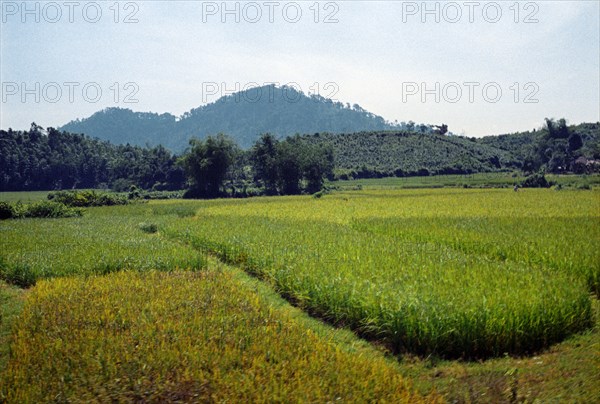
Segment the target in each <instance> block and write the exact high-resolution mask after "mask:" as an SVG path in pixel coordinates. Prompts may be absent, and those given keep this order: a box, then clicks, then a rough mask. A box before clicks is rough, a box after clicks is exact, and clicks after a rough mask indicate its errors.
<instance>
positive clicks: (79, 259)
mask: <svg viewBox="0 0 600 404" xmlns="http://www.w3.org/2000/svg"><path fill="white" fill-rule="evenodd" d="M159 206H160V205H159ZM157 209H158V210H157ZM181 209H183V208H181V207H180V208H178V209H177V210H176V212H172V211H171V210H169V209H162V210H160V208H154V207H150V206H147V205H132V206H118V207H117V206H114V207H103V208H89V209H88V210H87V212H86V215H85V216H84V217H79V218H68V219H53V220H42V219H23V220H19V221H2V222H0V233H1V234H2V238H1V239H0V278H1V279H3V280H5V281H6V282H8V283H12V284H16V285H19V286H23V287H28V286H31V285H34V284H35V282H36V281H37V280H38V279H44V278H50V277H58V276H71V275H91V274H107V273H110V272H114V271H117V270H122V269H135V270H139V271H144V270H150V269H161V270H174V269H177V268H186V269H188V268H189V269H201V268H203V267H204V266H205V256H204V254H202V253H199V252H198V251H194V250H193V249H191V248H186V247H185V246H182V245H180V244H178V243H173V242H171V241H169V240H165V239H164V238H162V237H160V235H159V234H157V233H156V232H147V231H145V230H142V228H141V227H140V225H143V222H144V221H145V220H146V219H151V220H152V223H151V227H154V226H156V227H158V226H159V225H160V224H161V223H164V222H165V221H167V220H175V218H177V217H179V216H178V214H179V213H180V211H181ZM142 227H144V226H142Z"/></svg>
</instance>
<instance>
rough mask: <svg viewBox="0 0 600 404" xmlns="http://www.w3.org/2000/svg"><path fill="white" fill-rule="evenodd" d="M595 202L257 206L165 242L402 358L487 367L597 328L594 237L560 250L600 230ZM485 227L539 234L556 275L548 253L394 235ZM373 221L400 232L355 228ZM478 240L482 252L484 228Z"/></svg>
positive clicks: (345, 200) (406, 197)
mask: <svg viewBox="0 0 600 404" xmlns="http://www.w3.org/2000/svg"><path fill="white" fill-rule="evenodd" d="M597 200H598V199H597V193H584V194H581V193H578V192H574V191H568V192H567V191H565V192H563V193H558V192H554V191H551V190H531V191H529V190H528V191H527V192H523V193H521V194H515V193H513V192H512V191H509V190H491V191H490V190H487V191H486V190H480V191H477V190H427V191H420V190H412V191H403V192H402V193H401V194H398V193H397V192H396V191H390V192H376V191H373V192H367V191H365V192H363V193H348V194H337V195H332V196H328V197H325V198H321V199H319V200H316V199H314V198H305V197H300V198H271V199H269V198H263V199H260V200H255V201H246V202H243V203H234V204H232V203H221V204H219V205H215V206H214V207H207V208H205V209H203V210H202V211H200V212H199V214H198V216H197V217H196V218H191V219H188V220H187V224H186V225H185V226H182V225H181V224H180V223H178V224H176V225H174V226H171V227H169V228H167V229H165V234H167V235H169V236H171V237H179V238H180V239H181V240H185V241H186V242H187V243H189V244H190V245H192V246H195V247H196V248H198V249H200V250H204V251H210V252H213V253H215V254H217V255H218V256H219V257H220V258H222V259H223V260H225V261H227V262H230V263H236V264H241V265H242V266H243V267H244V268H246V269H247V270H249V271H251V272H253V273H256V274H258V275H259V276H260V277H261V278H263V279H265V280H267V281H269V282H270V283H272V284H273V285H274V286H275V287H276V288H277V289H278V290H279V291H280V293H282V294H283V295H285V296H288V297H289V298H290V299H291V300H293V301H294V302H295V303H296V304H298V305H299V306H300V307H303V308H305V309H307V310H309V311H310V312H312V313H315V314H317V315H319V316H322V317H324V318H326V319H328V320H329V321H332V322H333V323H336V324H344V325H347V326H350V327H351V328H353V329H355V330H357V331H358V332H359V333H361V334H362V335H365V336H368V337H369V338H374V339H378V340H382V341H385V342H386V343H388V344H390V346H391V347H392V348H393V349H395V350H397V351H400V352H413V353H417V354H422V355H428V354H432V353H433V354H436V355H442V356H448V357H463V358H469V357H489V356H501V355H503V354H504V353H505V352H508V353H531V352H534V351H536V350H538V349H540V348H543V347H547V346H549V345H551V344H552V343H555V342H558V341H561V340H563V339H564V338H565V337H566V336H568V335H570V334H573V333H576V332H579V331H582V330H585V329H586V328H589V327H590V326H591V324H592V314H591V299H590V297H589V289H588V287H589V284H588V283H589V280H590V277H591V278H592V279H598V277H597V271H598V270H599V268H598V265H597V262H598V261H597V257H598V255H597V253H595V252H594V251H595V249H593V245H596V244H598V241H599V240H598V235H599V234H598V232H592V233H583V232H582V233H576V234H575V235H574V236H573V237H571V238H570V240H571V241H573V242H576V243H577V244H575V245H565V244H563V242H564V237H563V233H564V232H565V226H573V227H576V225H578V224H580V223H581V222H582V220H583V219H585V220H591V223H592V224H591V226H593V225H594V223H598V211H597V210H596V209H595V208H596V207H597V206H598V204H597ZM534 212H535V213H536V214H537V215H539V216H540V221H539V222H540V223H541V225H540V226H538V227H537V228H536V229H535V231H533V232H527V231H524V230H523V228H522V227H521V224H522V222H521V220H520V218H522V217H528V216H530V215H532V214H533V213H534ZM480 216H484V217H486V218H488V219H489V221H491V223H492V224H494V223H496V222H498V223H500V224H503V223H504V220H505V219H510V220H509V221H508V222H507V223H508V224H504V225H505V227H506V226H507V227H508V228H507V229H506V232H508V233H510V234H511V238H513V239H517V240H521V241H522V242H524V243H527V242H528V240H529V239H535V237H536V236H537V235H538V234H544V235H545V236H544V238H543V240H544V241H545V242H547V243H548V244H549V246H548V250H549V251H551V252H552V253H553V254H556V255H557V257H556V259H555V260H554V261H549V262H552V263H555V264H556V265H555V266H552V265H547V261H545V260H544V259H543V257H544V256H545V254H546V253H547V251H545V250H543V249H542V250H540V251H539V252H536V250H535V249H531V251H533V252H534V253H535V254H537V255H535V254H533V255H532V256H531V257H528V259H529V260H521V259H512V257H511V256H510V254H509V257H508V259H502V260H499V259H490V257H489V255H487V254H485V253H484V252H485V251H484V250H485V248H481V249H479V250H478V249H469V248H465V249H462V250H461V249H460V248H455V246H454V245H452V244H450V243H444V240H440V241H439V242H438V241H437V240H436V234H435V233H432V234H431V237H429V238H419V237H418V236H419V234H418V233H415V232H413V231H412V229H411V228H403V227H398V226H397V225H396V224H397V223H398V221H399V220H400V219H402V220H404V219H411V218H415V220H417V221H418V220H419V219H418V218H420V220H421V221H422V222H425V221H426V222H431V221H433V222H435V220H438V219H440V220H445V219H446V218H460V220H459V221H458V222H459V223H461V222H462V220H467V221H468V220H472V219H473V218H478V217H480ZM372 218H377V219H376V220H381V221H383V222H384V223H385V222H386V221H390V223H391V225H389V226H388V227H389V228H390V229H392V230H394V231H392V230H389V231H388V230H383V231H378V232H369V231H367V232H365V231H362V229H360V230H357V229H356V227H357V226H358V225H360V224H361V223H363V221H365V220H367V221H368V220H375V219H372ZM555 218H556V219H560V218H564V221H559V222H558V225H557V224H556V222H555V221H554V219H555ZM423 219H425V220H423ZM579 219H581V220H579ZM423 227H426V225H425V224H423ZM386 229H387V228H386ZM395 230H397V232H395ZM476 230H477V231H478V232H479V233H480V234H479V235H476V236H474V237H475V238H477V237H480V239H481V240H482V242H484V241H485V233H486V232H488V228H487V227H486V226H480V227H479V228H477V229H476ZM449 231H450V232H452V229H450V230H449ZM398 234H401V235H402V237H404V238H405V239H406V240H404V239H401V238H400V239H399V236H398ZM502 236H504V235H502ZM459 238H460V237H459ZM553 238H556V240H555V241H552V242H551V241H549V240H552V239H553ZM471 241H472V240H471ZM466 242H467V243H468V242H469V240H466ZM484 247H485V244H484ZM571 251H574V252H575V253H574V254H572V253H571ZM579 252H582V254H579ZM515 254H516V255H517V256H518V254H517V253H515ZM519 257H520V256H519ZM519 257H518V258H519ZM567 264H568V265H567ZM582 268H583V269H582Z"/></svg>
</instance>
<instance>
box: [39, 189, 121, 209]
mask: <svg viewBox="0 0 600 404" xmlns="http://www.w3.org/2000/svg"><path fill="white" fill-rule="evenodd" d="M48 199H49V200H51V201H54V202H59V203H63V204H65V205H66V206H70V207H80V208H83V207H90V206H113V205H126V204H127V203H128V201H127V199H125V198H124V197H123V196H120V195H117V194H108V193H98V192H96V191H56V192H50V193H49V194H48Z"/></svg>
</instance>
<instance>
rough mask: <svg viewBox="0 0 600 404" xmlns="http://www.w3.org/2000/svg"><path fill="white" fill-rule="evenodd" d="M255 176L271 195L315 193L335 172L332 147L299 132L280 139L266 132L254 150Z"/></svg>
mask: <svg viewBox="0 0 600 404" xmlns="http://www.w3.org/2000/svg"><path fill="white" fill-rule="evenodd" d="M251 161H252V163H253V166H254V170H255V173H256V176H255V179H256V180H258V181H262V183H263V184H264V185H265V192H266V193H267V194H269V195H274V194H277V193H279V194H282V195H296V194H299V193H301V192H302V190H303V186H302V182H303V181H304V182H305V183H306V186H305V187H304V188H305V190H306V192H308V193H315V192H318V191H320V190H321V189H322V188H323V183H324V180H325V178H327V177H331V176H332V173H333V166H334V158H333V149H332V147H331V146H330V145H328V144H313V143H311V142H307V141H306V140H305V139H304V138H302V137H300V136H298V135H297V136H293V137H288V138H286V139H285V140H283V141H281V142H280V141H278V140H277V139H275V137H274V136H273V135H271V134H268V133H267V134H264V135H262V136H261V138H260V139H259V140H258V141H257V142H256V144H255V145H254V147H253V148H252V151H251Z"/></svg>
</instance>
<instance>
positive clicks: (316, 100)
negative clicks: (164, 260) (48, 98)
mask: <svg viewBox="0 0 600 404" xmlns="http://www.w3.org/2000/svg"><path fill="white" fill-rule="evenodd" d="M395 127H397V125H394V124H391V123H389V122H386V121H385V120H384V119H383V118H382V117H380V116H377V115H375V114H372V113H370V112H368V111H365V110H364V109H363V108H361V107H360V106H359V105H353V106H350V105H344V104H343V103H341V102H334V101H332V100H330V99H326V98H323V97H321V96H319V95H311V96H307V95H305V94H303V93H302V92H299V91H296V90H295V89H294V88H292V87H286V86H282V87H278V86H275V85H268V86H263V87H256V88H252V89H249V90H247V91H243V92H240V93H236V94H231V95H227V96H224V97H222V98H220V99H218V100H217V101H215V102H213V103H210V104H207V105H204V106H201V107H199V108H195V109H192V110H191V111H189V112H186V113H185V114H183V116H182V117H180V119H179V120H176V118H175V117H174V116H173V115H170V114H162V115H157V114H153V113H141V112H133V111H131V110H129V109H121V108H107V109H105V110H103V111H99V112H97V113H95V114H93V115H92V116H91V117H89V118H87V119H83V120H81V121H72V122H70V123H68V124H66V125H65V126H63V127H62V128H61V129H62V130H66V131H70V132H76V133H86V134H88V135H91V136H94V137H98V138H100V139H103V140H108V141H110V142H113V143H116V144H125V143H129V144H132V145H138V146H145V145H146V144H152V145H157V144H163V145H164V146H165V147H167V148H169V149H170V150H173V151H175V152H182V151H183V150H184V149H185V148H186V146H187V145H188V141H189V139H190V135H191V134H194V133H200V134H207V133H221V132H222V133H226V134H228V135H230V136H231V137H232V138H233V139H234V140H235V142H236V143H237V144H239V145H240V146H241V147H243V148H249V147H251V146H252V145H253V144H254V143H255V142H256V140H257V139H258V137H259V134H261V133H273V134H274V135H276V136H283V137H285V136H289V135H293V134H295V133H315V132H332V133H340V132H344V131H361V130H389V129H394V128H395ZM166 134H168V136H166Z"/></svg>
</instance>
